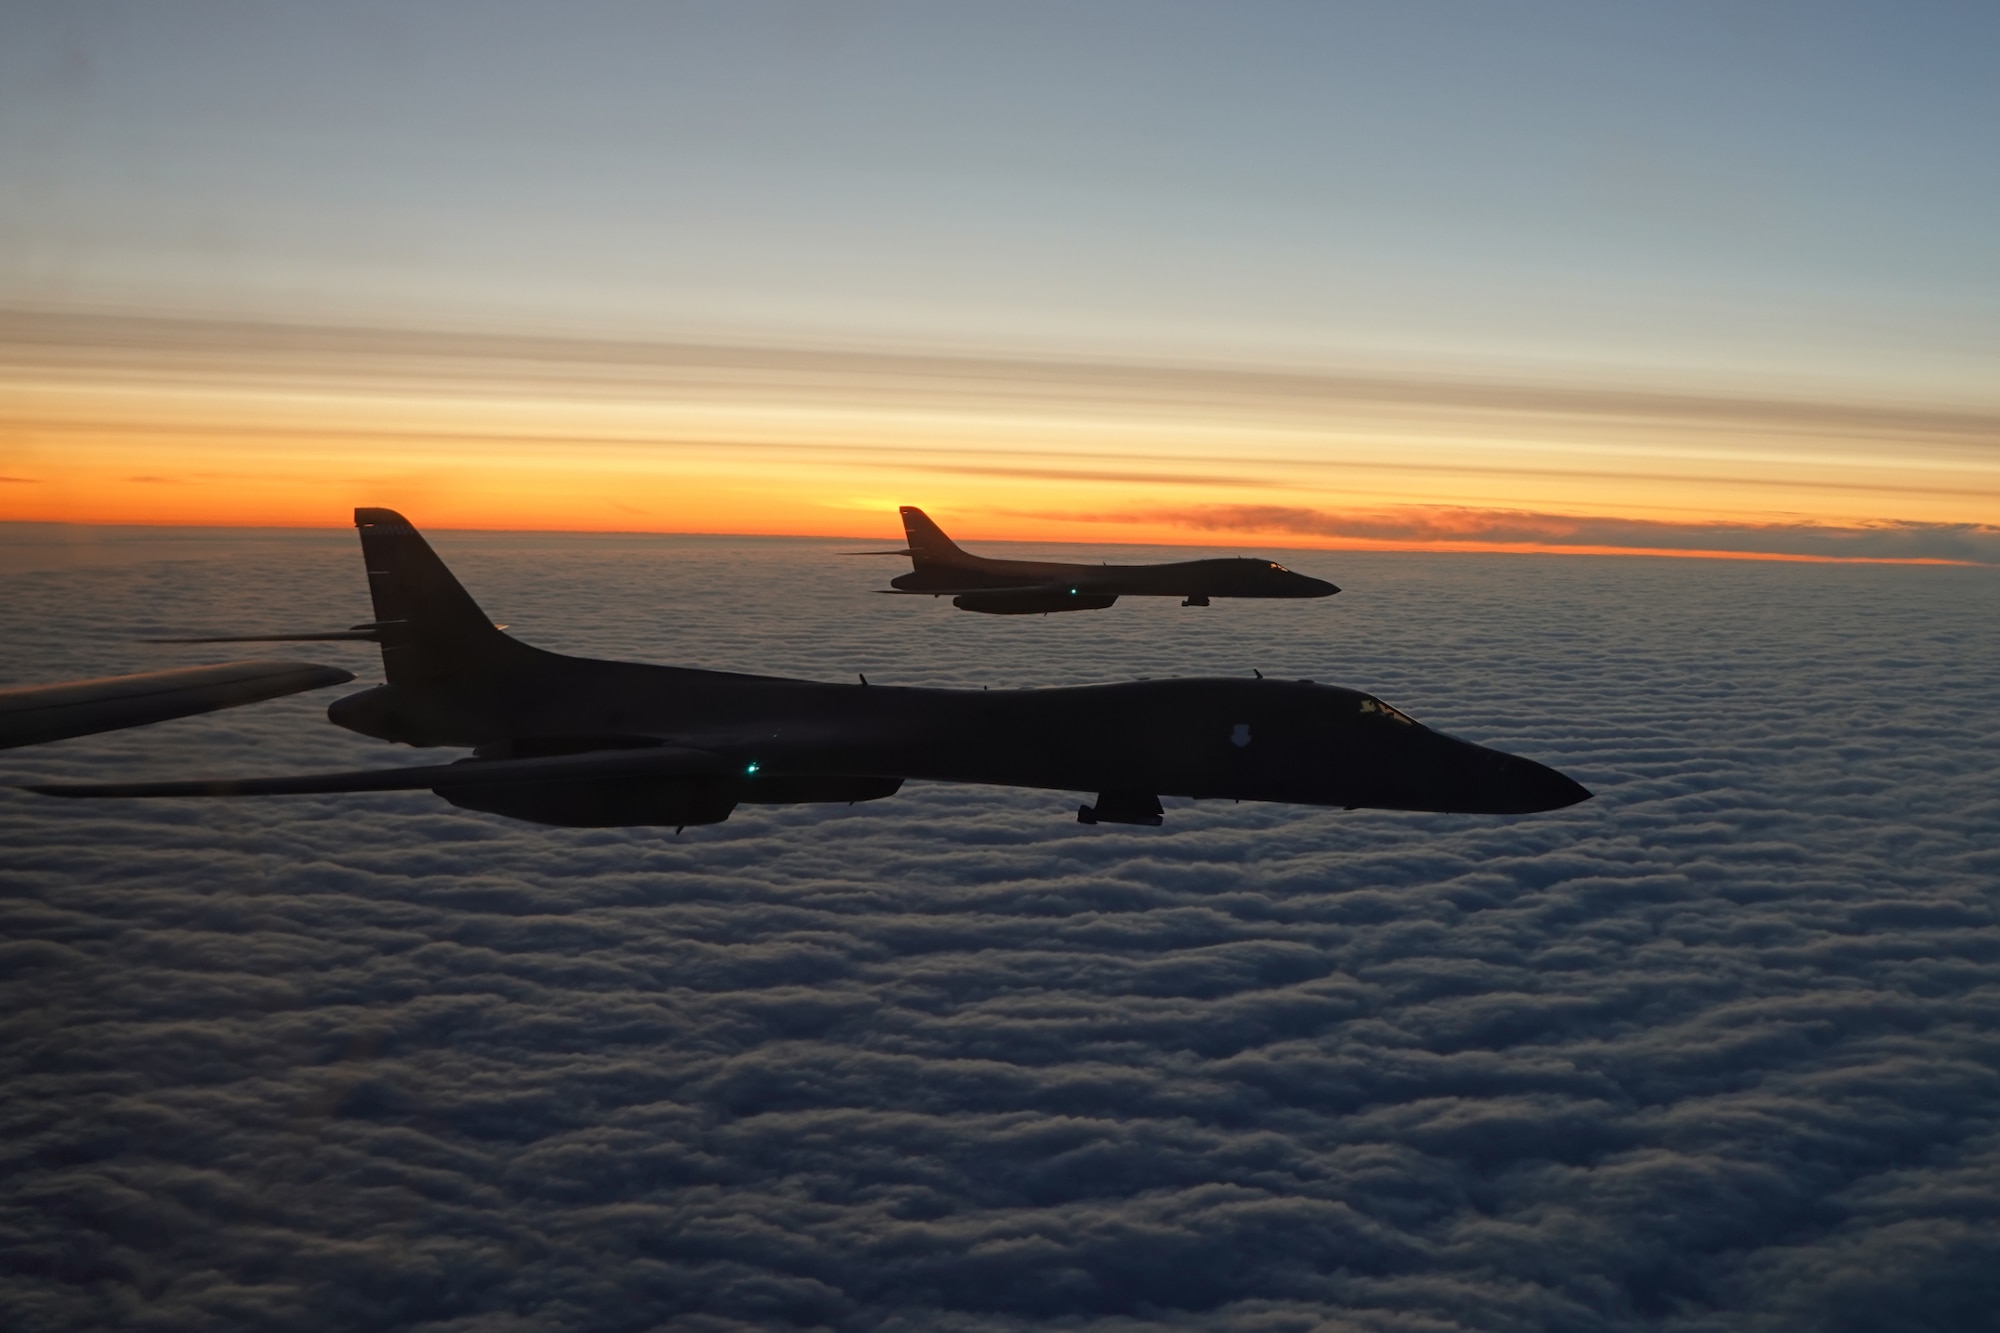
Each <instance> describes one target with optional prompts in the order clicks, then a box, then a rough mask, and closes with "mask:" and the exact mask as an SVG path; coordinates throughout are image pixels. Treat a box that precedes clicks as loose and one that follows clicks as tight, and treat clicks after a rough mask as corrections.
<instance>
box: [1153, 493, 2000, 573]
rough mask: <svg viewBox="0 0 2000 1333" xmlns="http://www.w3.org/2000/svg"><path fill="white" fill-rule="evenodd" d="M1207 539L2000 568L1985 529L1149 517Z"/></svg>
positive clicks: (1995, 541)
mask: <svg viewBox="0 0 2000 1333" xmlns="http://www.w3.org/2000/svg"><path fill="white" fill-rule="evenodd" d="M1145 517H1146V518H1147V519H1149V520H1151V521H1156V522H1164V523H1168V524H1172V525H1174V526H1178V527H1185V528H1189V529H1192V530H1195V531H1201V532H1246V533H1260V534H1283V535H1286V536H1306V537H1312V538H1321V539H1332V540H1334V541H1336V542H1340V543H1350V544H1354V545H1359V546H1372V547H1382V548H1385V549H1401V550H1412V549H1417V550H1439V551H1450V550H1466V551H1472V550H1478V551H1495V550H1507V549H1510V548H1511V549H1527V550H1536V551H1555V552H1563V551H1571V552H1576V553H1591V554H1606V553H1617V552H1626V553H1632V554H1648V555H1674V556H1709V557H1734V558H1739V559H1787V560H1829V561H1865V562H1877V563H1890V564H1955V565H2000V526H1994V525H1990V524H1978V523H1877V524H1870V525H1866V526H1854V527H1839V526H1834V525H1831V524H1823V523H1769V524H1741V523H1662V522H1657V521H1652V520H1647V519H1634V518H1611V517H1591V516H1582V517H1579V516H1573V515H1564V514H1536V513H1526V512H1513V511H1499V510H1479V509H1448V508H1436V509H1418V510H1410V511H1407V512H1402V513H1395V512H1387V513H1346V514H1343V513H1326V512H1321V511H1319V510H1312V509H1291V508H1284V507H1281V506H1260V505H1209V506H1201V507H1197V508H1194V509H1187V510H1180V511H1165V512H1158V513H1150V514H1147V515H1146V516H1145Z"/></svg>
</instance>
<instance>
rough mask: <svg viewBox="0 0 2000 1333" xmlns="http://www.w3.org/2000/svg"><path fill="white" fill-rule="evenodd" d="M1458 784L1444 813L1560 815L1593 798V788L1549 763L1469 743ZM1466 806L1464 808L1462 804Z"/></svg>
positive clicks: (1459, 768)
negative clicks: (1448, 810) (1546, 813)
mask: <svg viewBox="0 0 2000 1333" xmlns="http://www.w3.org/2000/svg"><path fill="white" fill-rule="evenodd" d="M1450 744H1452V745H1455V746H1460V747H1463V748H1462V749H1459V750H1458V754H1459V755H1460V756H1461V758H1460V759H1459V761H1458V763H1457V764H1455V765H1453V767H1455V768H1457V772H1458V776H1457V778H1456V780H1455V783H1454V785H1455V787H1456V791H1455V793H1454V795H1453V796H1452V797H1450V798H1449V801H1450V803H1449V804H1447V805H1445V806H1444V807H1443V808H1446V809H1456V810H1458V811H1460V812H1461V813H1465V814H1488V815H1532V814H1539V813H1540V812H1542V811H1544V810H1560V809H1562V808H1563V807H1565V806H1571V805H1575V804H1577V803H1578V802H1580V801H1587V800H1589V799H1590V796H1591V792H1590V789H1589V788H1587V787H1585V786H1584V785H1583V784H1582V783H1580V782H1577V781H1575V780H1574V779H1572V778H1570V777H1567V776H1565V775H1564V774H1561V773H1558V772H1556V770H1554V769H1553V768H1550V767H1549V766H1548V765H1547V764H1538V763H1536V762H1535V761H1534V760H1532V759H1523V758H1522V757H1521V756H1520V755H1517V754H1508V753H1506V752H1505V751H1502V750H1489V749H1487V748H1486V747H1485V746H1483V745H1473V744H1470V743H1469V742H1466V741H1453V742H1450ZM1460 802H1462V804H1460Z"/></svg>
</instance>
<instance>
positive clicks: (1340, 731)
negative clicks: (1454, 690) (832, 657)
mask: <svg viewBox="0 0 2000 1333" xmlns="http://www.w3.org/2000/svg"><path fill="white" fill-rule="evenodd" d="M354 521H355V526H356V527H358V528H359V529H360V531H361V550H362V554H363V556H364V558H365V562H366V566H367V570H368V586H369V591H370V593H371V594H372V595H373V599H374V606H375V619H374V620H373V621H371V622H368V623H366V624H363V625H356V626H354V627H353V628H352V629H349V630H344V631H334V632H330V633H322V634H298V635H256V636H236V637H238V638H239V639H241V638H256V639H263V640H268V641H291V640H305V641H318V640H327V639H339V638H353V639H365V640H372V641H375V642H378V643H380V645H381V651H382V670H383V675H384V676H385V677H386V682H385V683H384V684H381V685H377V686H375V687H374V688H372V689H367V690H363V691H361V692H360V693H359V694H351V695H348V696H346V697H345V698H341V699H337V700H335V701H334V702H333V703H332V704H331V705H330V706H329V707H328V708H327V710H326V711H327V717H328V719H330V720H331V721H332V722H334V723H335V724H336V725H338V726H342V727H346V728H347V729H349V730H350V731H356V732H359V733H361V734H362V735H364V736H374V737H378V738H380V739H382V740H386V741H397V742H402V743H404V744H408V745H418V746H469V747H471V748H472V755H471V757H469V758H465V759H460V760H458V761H457V762H455V763H447V764H427V765H421V766H415V767H403V768H388V769H376V770H369V771H363V772H350V773H317V774H305V775H295V776H289V777H265V778H243V779H222V780H192V781H187V780H183V781H169V782H110V783H44V784H36V785H32V786H29V787H28V790H30V791H36V792H43V793H46V794H48V795H52V796H78V797H114V796H123V797H138V796H258V795H274V796H275V795H288V794H297V795H304V794H312V793H323V792H364V791H398V790H420V789H425V788H428V789H429V790H431V791H432V792H435V793H436V794H437V795H439V796H442V797H443V798H444V799H445V800H447V801H449V802H451V803H452V804H453V805H456V806H460V807H463V808H465V809H470V810H483V811H488V812H491V813H493V814H499V815H505V816H508V817H510V818H514V819H522V820H528V821H531V822H534V823H539V824H556V825H568V826H572V827H596V828H601V827H611V826H637V825H672V826H674V827H676V828H679V827H680V826H683V825H688V824H714V823H720V822H721V821H722V820H725V819H727V818H728V817H729V814H730V812H731V811H732V810H733V809H735V808H736V807H737V806H738V805H790V804H796V803H801V802H818V801H824V802H837V801H838V802H848V803H852V802H855V801H872V800H876V799H878V798H880V797H885V796H891V795H894V794H895V792H896V791H897V790H898V789H899V788H901V786H902V785H903V782H904V780H905V779H909V778H918V779H924V780H929V781H936V782H971V783H986V784H990V785H994V786H1006V787H1037V788H1044V789H1050V790H1056V791H1094V792H1097V793H1098V796H1097V800H1096V803H1095V804H1094V805H1085V806H1083V807H1081V808H1080V809H1079V810H1078V812H1077V819H1078V820H1079V822H1081V823H1085V824H1095V823H1114V824H1153V825H1156V824H1159V823H1160V822H1161V813H1162V812H1161V805H1160V799H1159V798H1160V797H1161V796H1163V795H1169V796H1182V797H1193V798H1197V799H1214V798H1231V799H1235V800H1242V801H1289V802H1294V803H1297V804H1302V805H1319V806H1344V807H1349V808H1353V807H1371V808H1377V809H1388V810H1435V811H1455V812H1463V813H1476V814H1525V813H1530V812H1534V811H1540V810H1554V809H1557V808H1560V807H1562V806H1566V805H1573V804H1575V803H1576V802H1578V801H1582V800H1586V799H1588V798H1589V796H1590V793H1589V792H1588V791H1586V790H1584V789H1583V788H1582V787H1580V786H1578V785H1577V784H1576V783H1574V782H1572V781H1570V779H1568V778H1566V777H1564V776H1563V775H1562V774H1560V773H1558V772H1556V771H1555V770H1554V769H1551V768H1546V767H1544V766H1542V765H1541V764H1538V763H1535V762H1533V761H1532V760H1528V759H1522V758H1518V757H1516V756H1513V755H1508V754H1502V753H1500V752H1499V751H1497V750H1489V749H1486V748H1484V747H1483V746H1479V745H1474V744H1472V743H1470V742H1468V741H1462V740H1456V739H1454V738H1452V737H1450V736H1446V735H1443V734H1442V733H1440V732H1436V731H1432V730H1431V729H1430V728H1428V727H1425V726H1423V725H1421V724H1419V723H1417V722H1414V721H1412V720H1411V719H1409V718H1408V717H1405V716H1404V715H1403V714H1402V713H1399V712H1397V711H1396V710H1395V709H1394V708H1391V707H1390V706H1389V705H1387V704H1385V703H1383V702H1382V701H1381V700H1379V699H1377V698H1375V697H1373V696H1372V695H1368V694H1362V693H1360V692H1358V691H1355V690H1345V689H1339V688H1336V687H1334V686H1331V685H1317V684H1314V683H1313V682H1311V681H1280V680H1266V679H1264V678H1262V677H1261V676H1259V677H1257V678H1255V679H1251V680H1226V679H1187V680H1154V681H1134V682H1130V683H1124V684H1112V685H1087V686H1075V687H1067V688H1060V689H1020V690H969V689H922V688H907V687H894V686H884V685H874V686H871V685H869V684H868V682H867V679H866V678H865V677H864V678H862V679H861V680H860V681H859V682H858V683H857V684H853V685H844V684H828V683H822V682H818V681H808V680H787V679H782V678H778V677H772V676H751V675H739V674H736V673H733V672H724V671H703V670H695V669H690V668H683V667H668V666H651V665H646V664H643V663H637V662H607V661H599V660H595V659H591V658H580V657H565V656H562V655H561V654H558V653H551V652H545V651H543V650H542V649H539V648H532V647H530V646H528V645H527V644H525V643H522V642H520V641H519V640H517V639H514V638H512V637H510V636H509V635H507V634H505V633H503V632H502V631H501V629H500V627H498V626H496V625H495V624H494V623H493V622H492V621H491V620H490V619H488V618H487V616H486V614H485V612H483V611H481V610H480V609H479V606H478V604H477V603H476V602H474V601H473V600H472V598H471V596H470V595H469V594H468V593H467V592H466V591H465V589H464V588H463V587H461V586H460V584H459V582H458V580H457V579H456V578H454V577H453V576H452V573H451V571H450V570H448V569H447V568H445V565H444V562H443V561H441V560H439V559H438V557H437V555H436V553H435V552H433V551H432V550H431V548H430V545H429V544H428V543H427V542H425V540H424V539H423V537H422V536H421V535H419V534H418V532H417V530H416V529H415V528H413V527H411V526H410V524H409V523H408V522H407V521H406V520H405V519H404V518H403V517H402V515H400V514H398V513H396V512H395V511H394V510H390V509H357V510H355V511H354Z"/></svg>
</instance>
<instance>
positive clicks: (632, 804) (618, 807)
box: [431, 777, 744, 828]
mask: <svg viewBox="0 0 2000 1333" xmlns="http://www.w3.org/2000/svg"><path fill="white" fill-rule="evenodd" d="M743 788H744V783H743V781H742V779H740V778H718V777H691V778H581V779H574V780H568V781H560V782H494V783H474V784H469V785H466V786H462V787H454V786H451V785H449V784H446V785H443V786H438V787H433V788H431V790H432V791H434V792H436V793H437V794H438V795H439V796H442V797H444V798H445V800H447V801H450V802H451V803H452V804H453V805H455V806H457V807H459V808H460V809H461V810H483V811H485V812H486V813H487V814H489V815H505V816H506V817H507V818H509V819H520V820H525V821H527V822H528V823H530V824H554V825H558V826H560V827H563V828H641V827H648V826H657V825H664V826H669V827H673V828H680V827H682V826H683V825H687V824H720V823H721V822H722V821H723V820H725V819H727V818H729V812H730V811H731V810H734V809H735V808H736V803H737V801H738V800H740V799H742V797H743Z"/></svg>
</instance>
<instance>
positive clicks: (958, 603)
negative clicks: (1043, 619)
mask: <svg viewBox="0 0 2000 1333" xmlns="http://www.w3.org/2000/svg"><path fill="white" fill-rule="evenodd" d="M1117 600H1118V596H1117V594H1116V593H1113V594H1111V595H1109V596H1107V595H1105V594H1103V593H1089V592H1082V591H1080V590H1078V589H1076V588H1026V589H1003V590H1001V591H999V592H962V593H960V594H959V595H958V596H956V597H954V598H952V599H951V604H952V605H953V606H955V607H957V608H958V609H959V610H961V611H984V612H985V613H986V614H987V615H990V616H1034V615H1047V614H1049V613H1050V612H1052V611H1102V610H1103V609H1104V608H1105V607H1107V606H1110V605H1111V604H1112V603H1113V602H1115V601H1117Z"/></svg>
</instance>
